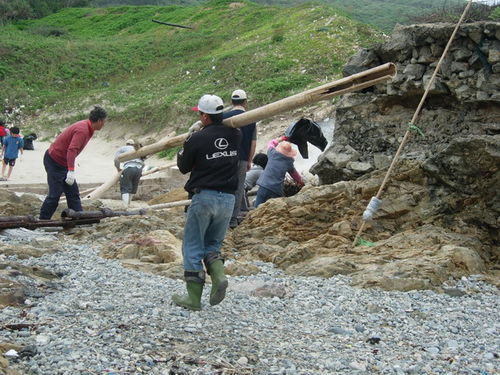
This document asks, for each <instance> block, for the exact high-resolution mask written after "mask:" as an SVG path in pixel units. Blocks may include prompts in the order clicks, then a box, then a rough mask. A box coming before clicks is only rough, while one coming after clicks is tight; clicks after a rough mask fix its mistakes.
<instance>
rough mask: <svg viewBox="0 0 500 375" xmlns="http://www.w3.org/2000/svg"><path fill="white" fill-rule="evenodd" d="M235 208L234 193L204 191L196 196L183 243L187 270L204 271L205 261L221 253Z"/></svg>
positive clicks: (188, 217)
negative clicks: (208, 257) (209, 255)
mask: <svg viewBox="0 0 500 375" xmlns="http://www.w3.org/2000/svg"><path fill="white" fill-rule="evenodd" d="M233 208H234V195H233V194H228V193H222V192H219V191H215V190H201V191H200V192H199V193H196V194H195V195H193V198H192V200H191V205H190V206H189V209H188V211H187V218H186V225H185V227H184V240H183V242H182V256H183V258H184V270H186V271H202V270H203V264H202V261H203V258H205V256H206V255H207V254H208V253H211V252H216V253H219V252H220V247H221V246H222V241H224V237H225V235H226V231H227V227H228V225H229V220H230V219H231V214H232V212H233Z"/></svg>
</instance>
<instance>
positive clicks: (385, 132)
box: [311, 22, 500, 183]
mask: <svg viewBox="0 0 500 375" xmlns="http://www.w3.org/2000/svg"><path fill="white" fill-rule="evenodd" d="M454 27H455V25H453V24H420V25H412V26H398V27H397V28H396V29H395V31H394V33H393V35H392V36H391V37H390V39H389V40H388V41H387V42H385V43H383V44H379V45H376V46H375V47H373V48H371V49H363V50H361V51H360V52H359V53H358V54H357V55H355V56H353V57H352V58H351V59H350V61H349V62H348V64H347V65H346V66H345V68H344V74H345V75H350V74H353V73H356V72H359V71H362V70H365V69H367V68H371V67H374V66H377V65H380V64H383V63H386V62H393V63H395V64H396V65H397V68H398V74H397V76H396V77H395V78H394V79H393V80H391V81H390V82H387V83H383V84H380V85H377V86H375V87H372V88H368V89H365V90H364V91H363V92H360V93H353V94H350V95H345V96H344V97H343V98H342V99H341V100H340V102H339V103H338V105H337V108H336V117H337V121H336V129H335V134H334V139H333V142H332V144H331V146H330V147H329V148H328V149H327V150H326V151H325V152H324V153H323V154H322V155H321V156H320V158H319V160H318V163H317V164H315V165H314V166H313V168H312V169H311V172H312V173H314V174H317V175H318V176H319V179H320V182H321V183H334V182H337V181H342V180H351V179H355V178H358V177H360V176H361V175H363V174H365V173H368V172H371V171H372V170H374V169H380V168H384V167H386V166H387V165H388V164H389V163H390V161H391V159H392V157H393V155H394V154H395V152H396V150H397V148H398V146H399V145H400V143H401V140H402V137H403V136H404V134H405V132H406V131H407V129H408V123H409V122H410V120H411V119H412V117H413V115H414V113H415V111H416V109H417V106H418V104H419V102H420V99H421V98H422V95H423V93H424V91H425V88H426V87H427V85H428V82H429V80H430V78H431V76H432V74H433V72H434V70H435V67H436V65H437V63H438V60H439V59H440V57H441V55H442V53H443V51H444V49H445V46H446V44H447V42H448V40H449V37H450V36H451V34H452V32H453V29H454ZM415 124H416V125H417V126H418V128H419V129H420V130H417V129H415V130H413V132H414V133H412V135H411V137H410V138H409V142H408V144H407V145H406V147H405V148H404V150H403V154H402V157H403V158H408V159H416V160H421V161H423V160H425V159H427V158H428V157H431V156H432V155H435V154H436V153H437V152H440V151H442V150H444V149H445V148H446V147H447V145H448V144H449V143H450V141H451V140H452V139H456V138H457V137H468V136H472V135H476V136H482V135H493V134H498V133H499V132H500V23H498V22H478V23H471V24H464V25H462V26H461V27H460V29H459V32H458V33H457V36H456V38H455V40H454V41H453V43H452V45H451V46H450V49H449V51H448V54H447V56H446V57H445V59H444V61H443V64H442V67H441V69H440V71H439V73H438V75H437V77H436V80H435V81H434V83H433V85H432V87H431V89H430V92H429V95H428V97H427V99H426V101H425V102H424V105H423V107H422V111H421V112H420V116H419V118H418V119H417V121H416V122H415Z"/></svg>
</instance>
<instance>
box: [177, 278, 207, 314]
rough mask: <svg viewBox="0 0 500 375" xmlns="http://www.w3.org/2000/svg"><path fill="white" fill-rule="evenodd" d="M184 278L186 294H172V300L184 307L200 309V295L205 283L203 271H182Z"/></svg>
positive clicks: (194, 309)
mask: <svg viewBox="0 0 500 375" xmlns="http://www.w3.org/2000/svg"><path fill="white" fill-rule="evenodd" d="M184 279H185V280H186V290H187V295H184V296H180V295H178V294H174V295H173V296H172V301H173V302H174V303H175V304H176V305H177V306H181V307H184V308H185V309H189V310H193V311H200V310H201V295H202V293H203V285H204V284H205V272H203V271H198V272H196V271H184Z"/></svg>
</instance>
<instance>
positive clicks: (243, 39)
mask: <svg viewBox="0 0 500 375" xmlns="http://www.w3.org/2000/svg"><path fill="white" fill-rule="evenodd" d="M151 19H158V20H162V21H165V22H171V23H177V24H184V25H190V26H192V27H193V28H194V29H192V30H189V29H179V28H172V27H168V26H163V25H158V24H156V23H153V22H151ZM54 35H59V36H54ZM380 38H381V35H380V34H378V33H376V32H374V31H373V30H372V29H370V28H369V27H368V26H365V25H363V24H360V23H357V22H355V21H352V20H350V19H348V18H345V17H343V16H340V15H338V14H337V13H336V11H335V10H334V9H331V8H328V7H324V6H318V5H311V4H309V5H301V6H298V7H294V8H285V9H283V8H279V9H278V8H275V7H269V6H261V5H257V4H255V3H250V2H241V3H237V4H234V3H231V2H229V1H224V0H215V1H210V2H208V3H205V4H204V5H200V6H189V7H182V6H168V7H155V6H144V7H133V6H121V7H112V8H97V9H96V8H94V9H92V8H68V9H64V10H62V11H60V12H58V13H56V14H53V15H51V16H48V17H46V18H43V19H39V20H31V21H23V22H20V23H17V24H15V25H10V26H6V27H3V28H0V57H1V59H0V79H1V83H2V84H1V85H0V96H1V97H2V98H4V99H5V100H4V101H2V103H0V107H1V108H0V109H1V110H2V112H4V113H5V112H11V111H12V110H13V109H14V108H20V107H21V106H24V108H23V109H22V113H24V114H25V115H26V114H38V115H40V116H39V117H38V118H36V121H35V122H30V126H32V125H33V124H37V125H39V126H40V125H41V124H43V126H56V127H60V126H64V125H67V122H68V121H72V120H74V119H76V118H79V117H81V116H82V115H84V114H85V113H86V112H87V111H88V109H89V108H90V107H91V106H92V105H94V104H100V105H102V106H104V107H105V108H106V109H108V110H109V111H110V113H111V119H112V120H113V121H115V122H120V123H126V124H133V125H135V126H136V127H137V128H140V129H142V130H143V131H144V132H146V131H148V130H152V129H157V128H162V127H165V126H169V127H172V128H174V129H177V130H178V131H183V130H184V129H185V128H186V126H187V125H188V124H187V123H186V119H190V120H192V119H193V115H192V114H191V113H189V112H190V111H189V110H188V108H190V107H191V106H192V105H193V103H195V102H196V101H197V99H198V98H199V96H200V95H202V94H204V93H216V94H218V95H220V96H222V97H223V98H224V99H225V100H226V101H227V98H228V97H229V94H230V92H231V91H232V90H233V89H234V88H237V87H240V88H244V89H245V90H247V92H248V93H249V96H250V98H251V100H252V105H253V106H256V105H259V104H263V103H266V102H269V101H273V100H276V99H279V98H282V97H285V96H288V95H290V94H293V93H296V92H299V91H301V90H303V89H305V88H308V87H314V86H317V85H319V84H321V83H324V82H327V81H331V80H333V79H335V78H337V77H339V76H340V70H341V67H342V66H343V64H344V63H345V61H346V59H347V58H348V57H349V56H350V55H351V54H353V53H354V52H355V50H356V49H358V48H359V47H362V46H368V45H370V44H372V43H374V42H375V41H377V40H380ZM11 115H12V113H11Z"/></svg>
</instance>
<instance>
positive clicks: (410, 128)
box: [352, 0, 472, 247]
mask: <svg viewBox="0 0 500 375" xmlns="http://www.w3.org/2000/svg"><path fill="white" fill-rule="evenodd" d="M471 5H472V0H469V2H468V3H467V6H466V7H465V9H464V11H463V13H462V16H461V17H460V19H459V20H458V22H457V24H456V25H455V29H454V30H453V33H452V34H451V36H450V39H449V40H448V43H447V44H446V47H445V49H444V51H443V54H442V55H441V57H440V59H439V61H438V63H437V65H436V68H435V69H434V72H433V73H432V76H431V79H430V80H429V82H428V83H427V87H426V89H425V91H424V93H423V95H422V98H421V99H420V102H419V103H418V106H417V109H416V110H415V113H414V114H413V118H412V119H411V121H410V123H409V126H408V130H406V133H405V135H404V137H403V139H402V141H401V143H400V145H399V148H398V150H397V151H396V154H395V155H394V158H393V159H392V162H391V165H390V166H389V169H388V170H387V173H386V175H385V177H384V180H383V181H382V184H381V185H380V188H379V190H378V192H377V195H376V196H375V197H372V199H371V200H370V203H368V206H367V208H366V210H365V211H364V213H363V222H362V223H361V226H360V228H359V230H358V233H357V234H356V237H355V238H354V241H353V242H352V246H353V247H354V246H356V245H357V244H358V239H359V238H360V236H361V233H363V230H364V229H365V225H366V221H367V220H365V218H364V217H365V213H367V212H368V213H367V215H366V217H367V218H368V220H369V219H371V218H372V217H373V214H374V213H375V211H376V210H377V209H378V207H379V206H380V204H379V205H378V206H377V205H376V204H372V202H373V201H374V199H373V198H376V199H378V200H380V197H381V196H382V192H383V191H384V189H385V186H386V184H387V181H388V180H389V177H390V176H391V174H392V171H393V169H394V167H395V166H396V163H397V161H398V159H399V155H400V154H401V151H402V150H403V147H404V145H405V144H406V142H407V141H408V138H409V137H410V133H411V132H412V131H417V132H419V134H421V135H423V133H422V132H421V130H420V129H419V128H418V127H417V126H416V125H415V124H416V123H417V120H418V116H419V115H420V111H421V110H422V107H423V105H424V102H425V99H426V98H427V95H428V94H429V91H430V89H431V87H432V85H433V84H434V81H435V79H436V76H437V74H438V72H439V69H440V68H441V65H442V63H443V60H444V58H445V57H446V54H447V53H448V50H449V49H450V46H451V43H452V42H453V40H454V39H455V35H456V34H457V32H458V28H459V27H460V25H461V24H462V22H463V20H464V19H465V15H466V14H467V12H468V11H469V8H470V7H471ZM370 204H372V206H371V207H372V208H369V207H370ZM373 207H376V209H375V210H373Z"/></svg>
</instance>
